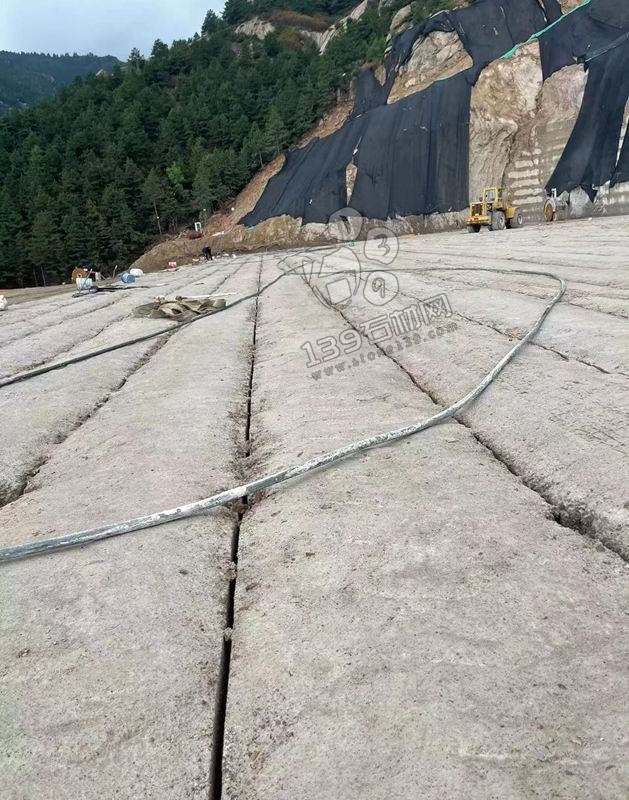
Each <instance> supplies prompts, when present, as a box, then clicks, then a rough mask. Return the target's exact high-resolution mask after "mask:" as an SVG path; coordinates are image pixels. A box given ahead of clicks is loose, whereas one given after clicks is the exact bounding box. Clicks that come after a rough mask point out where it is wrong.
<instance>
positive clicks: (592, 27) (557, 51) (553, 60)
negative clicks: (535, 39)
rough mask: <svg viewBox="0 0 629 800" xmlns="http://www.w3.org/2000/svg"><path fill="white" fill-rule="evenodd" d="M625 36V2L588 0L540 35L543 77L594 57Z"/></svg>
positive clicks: (628, 29) (628, 16) (628, 12)
mask: <svg viewBox="0 0 629 800" xmlns="http://www.w3.org/2000/svg"><path fill="white" fill-rule="evenodd" d="M627 38H629V2H627V0H591V2H590V3H588V4H586V5H583V6H581V7H580V8H576V9H575V10H574V11H573V12H572V13H570V14H566V15H565V16H564V17H563V19H561V21H560V22H558V23H557V25H555V26H554V27H553V28H551V29H550V30H549V31H547V32H546V33H544V34H543V36H541V37H540V47H543V52H544V58H543V59H542V65H543V71H544V80H545V79H546V78H548V77H549V76H550V75H552V74H553V73H554V72H557V70H560V69H562V68H563V67H566V66H568V65H569V64H575V63H577V62H579V61H581V62H583V61H589V60H590V59H593V58H596V56H597V55H601V54H602V53H604V52H605V51H607V50H609V49H610V48H613V47H616V46H617V45H618V44H620V43H622V42H623V41H624V40H625V39H627Z"/></svg>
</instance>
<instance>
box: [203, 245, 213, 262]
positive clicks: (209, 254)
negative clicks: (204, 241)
mask: <svg viewBox="0 0 629 800" xmlns="http://www.w3.org/2000/svg"><path fill="white" fill-rule="evenodd" d="M203 255H204V256H205V260H206V261H214V257H213V256H212V248H211V247H210V246H209V245H206V246H205V247H204V248H203Z"/></svg>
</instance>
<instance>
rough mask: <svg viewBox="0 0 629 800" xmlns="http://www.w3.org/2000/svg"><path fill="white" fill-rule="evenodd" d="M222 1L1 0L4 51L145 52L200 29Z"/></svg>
mask: <svg viewBox="0 0 629 800" xmlns="http://www.w3.org/2000/svg"><path fill="white" fill-rule="evenodd" d="M223 5H224V2H222V0H99V1H98V2H93V0H92V2H89V0H56V2H54V3H52V2H50V0H0V6H1V7H0V50H15V51H27V52H31V51H32V52H41V53H66V52H69V53H74V52H77V53H87V52H93V53H96V54H97V55H109V54H111V55H115V56H118V57H119V58H122V59H125V58H126V57H127V56H128V55H129V53H130V52H131V50H132V48H134V47H138V48H139V49H140V50H141V51H142V52H143V53H144V54H148V53H150V51H151V48H152V46H153V42H154V41H155V39H162V40H163V41H165V42H171V41H173V40H174V39H186V38H188V37H189V36H192V35H193V34H194V33H197V32H198V31H200V29H201V25H202V23H203V20H204V18H205V14H206V12H207V10H208V9H209V8H213V9H214V10H215V11H218V12H220V11H221V10H222V7H223Z"/></svg>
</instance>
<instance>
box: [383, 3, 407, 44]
mask: <svg viewBox="0 0 629 800" xmlns="http://www.w3.org/2000/svg"><path fill="white" fill-rule="evenodd" d="M412 21H413V9H412V8H411V7H410V5H409V6H402V8H400V9H399V10H398V11H396V12H395V14H394V15H393V19H392V20H391V27H390V28H389V36H388V41H389V42H392V41H393V40H394V39H395V37H396V36H399V35H400V34H401V33H403V32H404V31H405V30H406V29H407V28H410V26H411V23H412Z"/></svg>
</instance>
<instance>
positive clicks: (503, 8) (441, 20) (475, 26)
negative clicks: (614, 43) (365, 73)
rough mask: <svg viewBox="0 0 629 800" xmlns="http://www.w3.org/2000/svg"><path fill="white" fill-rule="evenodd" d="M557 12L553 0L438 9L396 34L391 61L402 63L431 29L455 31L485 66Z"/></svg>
mask: <svg viewBox="0 0 629 800" xmlns="http://www.w3.org/2000/svg"><path fill="white" fill-rule="evenodd" d="M560 15H561V6H560V5H559V3H558V2H557V0H476V2H474V3H472V5H470V6H468V7H467V8H460V9H458V10H456V11H441V12H440V13H438V14H435V15H434V16H432V17H429V18H428V19H426V20H423V21H422V22H420V23H418V24H417V25H414V26H413V27H412V28H411V29H410V30H408V31H406V32H405V33H403V34H401V35H400V36H398V37H397V38H396V40H395V43H394V45H393V48H392V51H391V63H392V64H394V65H398V66H399V65H400V64H404V63H405V62H406V61H407V60H408V58H409V56H410V54H411V52H412V49H413V45H414V44H415V42H416V41H417V40H418V39H420V38H422V37H424V36H427V35H428V34H429V33H433V32H435V31H445V32H453V31H455V32H456V33H457V34H458V35H459V38H460V40H461V43H462V45H463V47H464V48H465V49H466V50H467V52H468V53H469V55H470V56H471V58H472V61H473V62H474V66H475V67H477V68H478V67H485V66H487V64H489V63H490V62H492V61H495V59H497V58H500V56H503V55H504V54H505V53H507V52H508V51H509V50H512V49H513V47H515V45H517V44H521V43H522V42H525V41H526V40H527V39H529V38H530V37H531V36H532V35H533V34H534V33H537V32H538V31H540V30H542V29H543V28H545V27H547V26H548V25H549V24H550V23H551V22H554V21H555V20H556V19H558V17H559V16H560Z"/></svg>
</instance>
